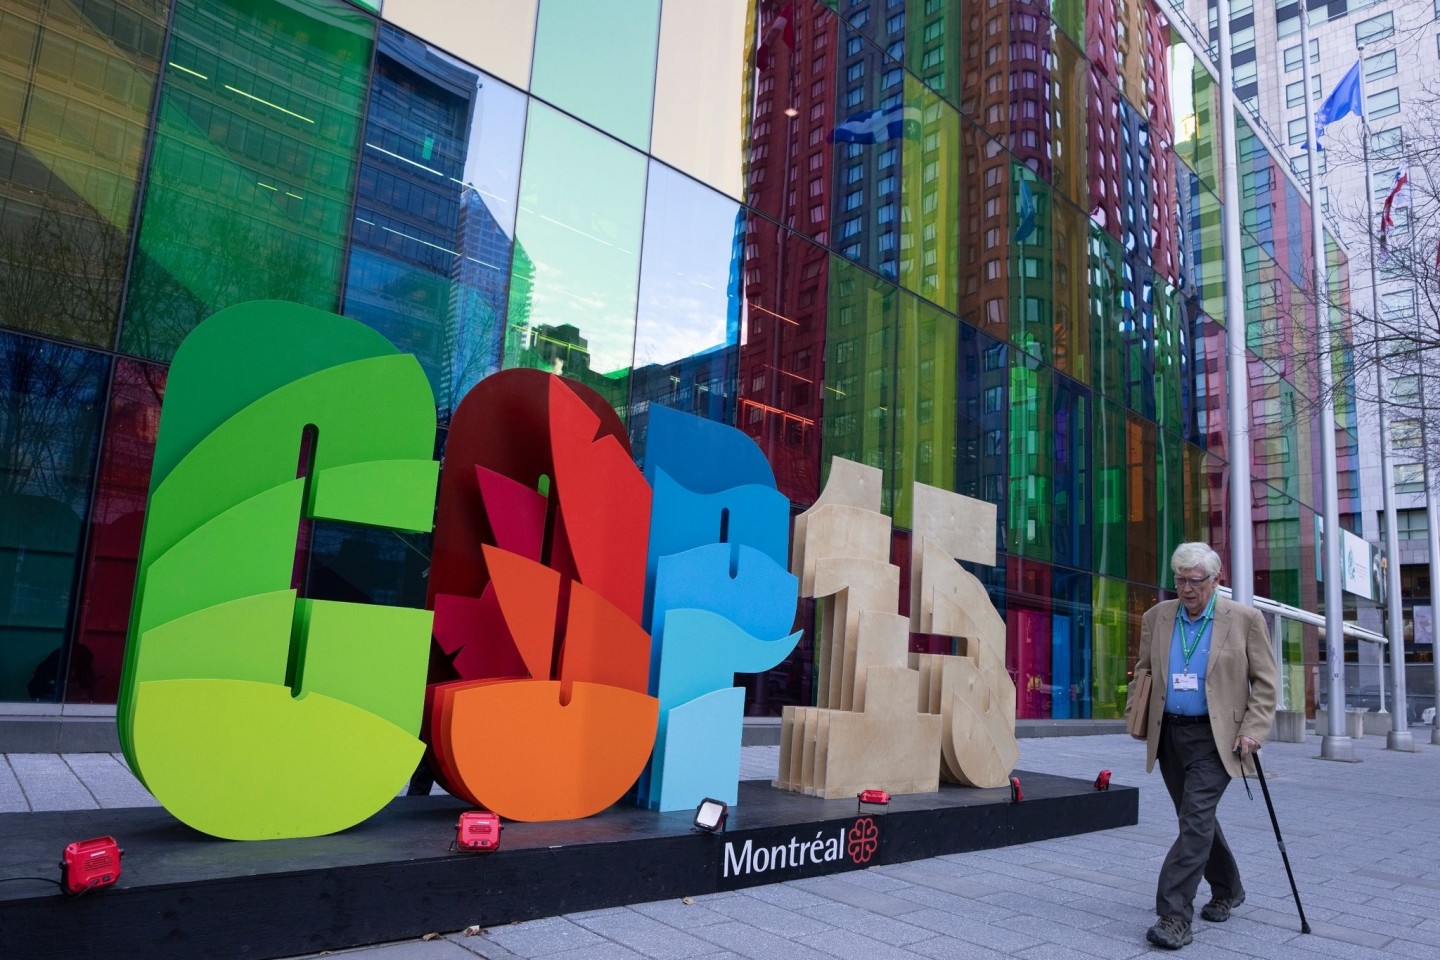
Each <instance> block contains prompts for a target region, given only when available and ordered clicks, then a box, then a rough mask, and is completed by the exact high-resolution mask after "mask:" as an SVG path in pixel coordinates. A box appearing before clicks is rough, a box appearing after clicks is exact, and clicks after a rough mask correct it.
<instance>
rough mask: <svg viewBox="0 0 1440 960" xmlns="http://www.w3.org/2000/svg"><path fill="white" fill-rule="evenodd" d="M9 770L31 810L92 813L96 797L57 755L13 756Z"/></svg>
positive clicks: (96, 807)
mask: <svg viewBox="0 0 1440 960" xmlns="http://www.w3.org/2000/svg"><path fill="white" fill-rule="evenodd" d="M9 760H10V767H11V769H12V770H14V772H15V777H16V779H17V780H19V782H20V789H21V790H22V791H23V792H24V794H25V798H26V799H27V800H28V801H29V802H30V808H31V809H32V810H95V809H98V808H99V806H100V805H99V804H98V803H97V802H96V800H95V797H94V796H93V795H92V794H91V793H90V791H89V790H87V789H86V788H85V785H84V784H83V783H82V782H81V781H80V778H79V777H77V776H75V773H74V772H73V771H72V770H71V769H70V767H69V766H68V765H66V763H65V759H64V757H62V756H61V755H60V754H57V753H12V754H9Z"/></svg>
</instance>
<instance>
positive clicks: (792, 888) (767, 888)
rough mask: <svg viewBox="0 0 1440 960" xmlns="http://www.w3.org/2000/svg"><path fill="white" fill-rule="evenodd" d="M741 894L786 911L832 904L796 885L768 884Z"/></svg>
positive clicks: (807, 889) (751, 888)
mask: <svg viewBox="0 0 1440 960" xmlns="http://www.w3.org/2000/svg"><path fill="white" fill-rule="evenodd" d="M824 879H829V878H824ZM740 892H741V893H742V894H743V895H745V896H747V897H753V898H754V899H756V900H761V901H764V902H765V903H768V904H770V905H771V906H775V907H780V908H782V909H785V910H803V909H804V908H806V907H818V906H821V905H823V904H826V903H829V902H830V901H829V900H826V899H825V898H824V897H821V896H817V895H816V894H815V893H814V892H813V891H811V890H810V889H809V888H808V887H804V886H801V885H799V884H796V883H767V884H765V885H764V886H760V887H747V888H746V889H744V890H741V891H740Z"/></svg>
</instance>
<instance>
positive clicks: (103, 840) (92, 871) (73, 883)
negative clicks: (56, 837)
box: [60, 837, 125, 897]
mask: <svg viewBox="0 0 1440 960" xmlns="http://www.w3.org/2000/svg"><path fill="white" fill-rule="evenodd" d="M124 853H125V851H124V850H121V849H120V846H119V844H117V843H116V842H115V838H114V837H95V838H93V839H90V840H77V841H76V842H74V843H72V844H68V845H67V846H66V847H65V859H64V860H61V861H60V886H61V887H63V888H64V890H65V893H66V894H68V895H69V896H72V897H77V896H79V895H80V894H82V893H84V892H85V891H87V890H94V889H95V888H96V887H108V886H110V885H111V884H112V883H114V882H115V881H116V880H119V879H120V858H121V856H123V855H124Z"/></svg>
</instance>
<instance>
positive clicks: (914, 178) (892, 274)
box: [756, 29, 944, 292]
mask: <svg viewBox="0 0 1440 960" xmlns="http://www.w3.org/2000/svg"><path fill="white" fill-rule="evenodd" d="M825 35H826V34H819V33H817V36H825ZM835 44H836V49H835V58H836V62H835V67H834V71H833V74H834V76H833V83H834V91H833V95H832V99H833V102H834V109H833V113H829V114H827V113H825V112H823V111H817V110H816V108H815V107H812V108H811V111H812V114H815V113H819V115H820V119H821V120H822V121H825V118H826V117H827V116H828V117H830V118H831V119H829V120H828V121H825V123H826V125H825V126H824V128H823V130H822V129H821V128H817V127H816V126H815V125H814V123H805V124H802V125H803V126H804V127H805V128H807V129H808V132H807V133H805V134H804V138H805V141H806V142H805V144H804V145H801V144H799V143H797V144H796V146H797V147H798V148H799V149H801V150H803V151H804V154H802V155H805V154H808V155H809V156H811V157H814V156H815V154H814V153H811V152H810V151H813V150H816V149H817V147H816V144H817V143H818V144H819V147H818V149H827V144H825V143H821V142H820V137H821V134H822V133H823V137H824V140H826V141H830V143H829V145H828V150H829V152H830V155H831V163H832V164H833V175H832V176H831V178H830V182H829V198H828V199H829V201H830V214H829V215H830V222H829V226H830V229H829V235H828V239H829V243H830V248H831V249H832V250H834V251H835V252H837V253H839V254H840V255H841V256H843V257H845V258H846V259H848V260H852V261H854V262H856V263H860V264H864V265H865V266H867V267H869V268H870V269H871V270H874V271H875V272H877V273H879V274H880V275H881V276H883V277H885V278H886V279H888V280H890V281H892V282H893V281H895V280H896V279H897V278H898V277H899V274H900V260H901V256H902V253H903V254H906V255H907V256H906V259H907V261H909V260H910V257H909V256H908V254H909V253H910V251H909V250H905V249H903V248H904V246H905V242H904V241H902V240H901V222H902V221H903V220H904V219H905V218H906V217H908V216H911V215H912V212H914V213H918V212H919V205H920V202H921V193H922V191H921V189H920V187H921V183H920V178H919V172H920V169H921V164H919V163H917V162H916V153H917V152H918V151H920V150H921V149H922V146H923V142H922V140H921V139H920V130H921V129H922V127H923V126H924V125H925V123H924V119H923V114H922V112H921V110H920V108H919V106H918V104H917V103H916V102H914V101H915V100H918V99H919V95H918V94H915V95H914V97H913V98H907V95H908V94H909V93H910V92H912V91H914V90H915V89H916V88H917V87H918V84H916V83H915V81H914V80H913V79H909V80H908V81H907V79H906V77H905V71H904V70H903V69H902V68H901V67H900V65H899V64H897V63H895V62H894V61H892V60H891V59H889V58H888V57H886V56H885V54H884V53H883V52H882V51H881V49H880V48H878V47H876V46H874V45H873V44H870V43H865V42H863V41H861V40H860V37H859V35H858V34H856V33H855V32H853V31H850V30H846V29H841V30H840V32H839V35H838V36H837V37H836V39H835ZM812 62H813V63H815V64H817V65H819V64H822V63H823V62H824V61H823V58H816V59H815V60H814V61H812ZM820 70H821V73H822V74H823V72H824V68H823V66H822V67H820ZM907 82H908V84H909V86H907ZM763 105H764V101H761V103H760V104H759V105H758V106H757V113H756V115H757V117H758V116H759V115H760V113H759V111H760V107H762V106H763ZM803 118H804V114H803V113H802V114H801V115H800V117H796V118H793V120H794V121H795V122H792V123H791V127H792V128H794V127H795V126H796V123H799V122H801V121H803ZM941 126H943V124H942V123H941V120H940V117H939V114H938V112H937V115H936V116H935V118H934V119H932V120H931V121H930V127H931V134H932V136H933V138H934V139H935V140H936V142H937V149H936V151H935V156H936V158H937V159H936V161H935V162H936V163H937V164H939V163H941V162H942V161H941V160H940V159H939V158H940V152H939V148H938V144H939V142H940V141H941V140H943V139H944V138H943V137H942V136H941V130H940V128H941ZM799 132H800V131H799V130H796V131H795V134H796V136H797V138H798V135H799ZM813 162H814V161H813V160H811V161H808V162H807V165H808V164H809V163H813ZM809 181H810V185H809V188H808V193H809V197H808V198H807V197H805V196H803V195H802V196H798V197H796V198H794V199H792V200H791V201H790V209H789V210H787V211H786V213H788V214H789V215H790V216H793V217H795V219H796V221H798V222H804V223H806V227H803V228H801V229H804V230H805V231H806V232H807V233H810V234H811V235H812V236H816V237H817V238H819V237H821V236H822V235H823V233H824V230H825V226H826V223H825V220H824V219H823V217H822V216H821V215H820V211H819V210H818V207H819V206H820V204H821V203H823V202H824V201H825V200H826V198H827V197H826V194H825V193H824V192H823V191H821V192H819V193H818V194H817V192H816V191H817V182H816V179H815V175H814V174H812V175H811V176H810V178H809ZM790 189H791V191H792V192H794V190H795V188H794V187H791V188H790ZM938 189H939V188H938V186H937V187H935V188H933V189H932V190H930V191H929V192H930V193H931V194H932V195H933V198H934V200H936V201H938V200H939V196H938V194H936V193H935V190H938ZM912 205H913V206H914V207H915V210H914V211H912V210H911V206H912ZM807 211H808V212H807ZM767 212H769V210H767ZM935 213H936V214H938V210H937V211H935ZM931 219H932V221H933V220H934V217H933V216H932V218H931ZM937 229H938V226H937ZM936 244H937V246H935V247H934V248H933V249H936V250H937V251H939V250H940V249H942V247H940V246H938V244H940V240H939V237H938V236H937V237H936ZM937 269H938V263H937ZM918 273H919V265H918V264H916V265H914V266H913V267H912V266H911V265H910V264H909V263H907V276H908V277H912V278H913V277H914V276H915V275H916V274H918ZM936 282H937V284H938V283H941V282H943V281H941V280H940V278H938V277H937V278H936ZM936 290H937V292H938V290H939V287H937V288H936Z"/></svg>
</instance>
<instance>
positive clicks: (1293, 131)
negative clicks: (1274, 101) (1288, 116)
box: [1285, 117, 1305, 159]
mask: <svg viewBox="0 0 1440 960" xmlns="http://www.w3.org/2000/svg"><path fill="white" fill-rule="evenodd" d="M1285 130H1286V132H1287V133H1288V134H1289V135H1290V142H1291V143H1304V142H1305V118H1304V117H1296V118H1295V119H1294V120H1291V121H1290V122H1289V124H1288V125H1287V126H1286V128H1285ZM1302 159H1303V158H1302Z"/></svg>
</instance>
